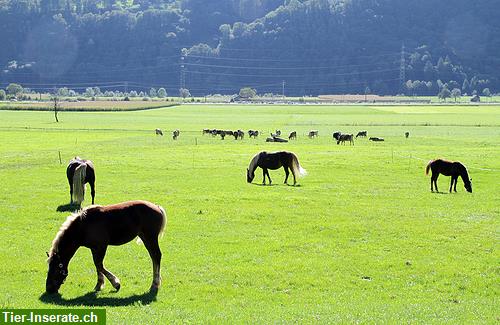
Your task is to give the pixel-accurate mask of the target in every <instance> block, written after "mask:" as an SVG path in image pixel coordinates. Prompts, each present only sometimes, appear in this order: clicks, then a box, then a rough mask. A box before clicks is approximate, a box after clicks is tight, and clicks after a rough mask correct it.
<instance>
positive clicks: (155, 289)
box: [149, 285, 158, 295]
mask: <svg viewBox="0 0 500 325" xmlns="http://www.w3.org/2000/svg"><path fill="white" fill-rule="evenodd" d="M149 293H151V294H153V295H156V294H158V286H155V285H152V286H151V288H149Z"/></svg>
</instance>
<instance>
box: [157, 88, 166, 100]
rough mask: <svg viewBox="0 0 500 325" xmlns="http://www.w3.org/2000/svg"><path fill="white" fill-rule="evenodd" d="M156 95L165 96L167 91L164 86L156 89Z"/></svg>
mask: <svg viewBox="0 0 500 325" xmlns="http://www.w3.org/2000/svg"><path fill="white" fill-rule="evenodd" d="M157 95H158V98H165V97H167V91H166V90H165V88H160V89H158V92H157Z"/></svg>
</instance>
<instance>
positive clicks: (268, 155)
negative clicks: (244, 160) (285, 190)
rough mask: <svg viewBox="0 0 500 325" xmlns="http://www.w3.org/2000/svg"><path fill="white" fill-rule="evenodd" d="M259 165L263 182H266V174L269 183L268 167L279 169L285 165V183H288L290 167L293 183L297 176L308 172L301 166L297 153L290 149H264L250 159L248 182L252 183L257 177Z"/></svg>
mask: <svg viewBox="0 0 500 325" xmlns="http://www.w3.org/2000/svg"><path fill="white" fill-rule="evenodd" d="M257 167H260V168H262V174H263V176H264V179H263V180H262V184H264V185H265V184H266V175H267V178H268V179H269V185H271V177H270V176H269V171H268V169H273V170H274V169H279V168H281V167H283V169H284V170H285V182H284V183H285V184H287V180H288V175H289V171H288V170H289V169H290V170H291V171H292V175H293V185H295V184H296V183H297V180H296V177H298V176H304V175H306V174H307V172H306V170H305V169H304V168H302V167H301V166H300V163H299V159H298V158H297V155H295V154H294V153H293V152H289V151H278V152H266V151H262V152H259V153H258V154H256V155H255V156H254V157H253V158H252V160H251V161H250V165H249V166H248V168H247V182H248V183H251V182H252V181H253V179H254V177H255V169H257Z"/></svg>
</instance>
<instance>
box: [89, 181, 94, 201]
mask: <svg viewBox="0 0 500 325" xmlns="http://www.w3.org/2000/svg"><path fill="white" fill-rule="evenodd" d="M89 184H90V194H91V195H92V204H94V198H95V181H90V182H89Z"/></svg>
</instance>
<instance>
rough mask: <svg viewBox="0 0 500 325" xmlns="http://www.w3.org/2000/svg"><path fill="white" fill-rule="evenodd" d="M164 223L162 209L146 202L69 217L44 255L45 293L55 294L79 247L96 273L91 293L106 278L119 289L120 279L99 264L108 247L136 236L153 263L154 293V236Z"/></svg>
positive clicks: (157, 269)
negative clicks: (87, 251) (86, 251)
mask: <svg viewBox="0 0 500 325" xmlns="http://www.w3.org/2000/svg"><path fill="white" fill-rule="evenodd" d="M166 223H167V216H166V213H165V210H164V209H163V208H162V207H161V206H158V205H155V204H153V203H151V202H148V201H129V202H123V203H119V204H114V205H107V206H99V205H95V206H89V207H87V208H85V209H83V210H81V211H80V212H78V213H75V214H72V215H71V216H69V217H68V218H67V220H66V221H65V222H64V223H63V224H62V226H61V228H60V229H59V232H58V233H57V235H56V237H55V239H54V240H53V242H52V247H51V249H50V252H49V253H47V256H48V264H49V270H48V273H47V280H46V287H45V288H46V291H47V293H57V292H58V291H59V288H60V287H61V285H62V284H63V283H64V281H65V279H66V277H67V276H68V264H69V262H70V260H71V258H72V257H73V256H74V255H75V253H76V251H77V250H78V248H79V247H81V246H83V247H87V248H90V250H91V251H92V257H93V260H94V264H95V267H96V270H97V284H96V286H95V289H94V290H95V291H99V290H102V289H103V287H104V277H106V278H107V279H108V280H109V281H110V282H111V284H112V285H113V287H114V288H115V289H116V290H117V291H118V290H119V289H120V280H119V279H118V278H117V277H116V276H115V275H114V274H113V273H111V272H109V271H108V270H107V269H106V268H105V267H104V265H103V260H104V256H105V255H106V250H107V247H108V245H114V246H118V245H123V244H125V243H128V242H129V241H131V240H132V239H134V238H136V237H137V236H138V237H139V238H140V239H141V240H142V242H143V243H144V246H145V247H146V249H147V250H148V252H149V255H150V257H151V260H152V262H153V283H152V284H151V288H150V291H151V292H152V293H156V292H157V291H158V288H159V287H160V284H161V276H160V262H161V251H160V247H159V245H158V237H159V236H160V234H162V233H163V231H164V229H165V226H166Z"/></svg>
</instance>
